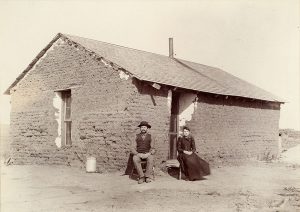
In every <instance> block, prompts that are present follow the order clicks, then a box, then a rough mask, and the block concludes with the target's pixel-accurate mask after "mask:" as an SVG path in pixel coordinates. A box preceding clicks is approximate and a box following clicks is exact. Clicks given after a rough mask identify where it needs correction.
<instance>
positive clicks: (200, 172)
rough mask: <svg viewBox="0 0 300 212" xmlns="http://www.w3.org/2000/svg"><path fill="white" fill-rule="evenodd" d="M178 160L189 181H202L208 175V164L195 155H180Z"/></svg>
mask: <svg viewBox="0 0 300 212" xmlns="http://www.w3.org/2000/svg"><path fill="white" fill-rule="evenodd" d="M178 159H179V162H180V164H181V167H182V168H183V172H184V174H185V175H186V177H188V179H189V180H202V179H203V176H206V175H209V174H210V168H209V164H208V163H207V162H206V161H205V160H203V159H202V158H200V157H199V156H198V155H197V154H195V153H192V154H191V155H187V154H184V153H183V154H180V155H179V157H178Z"/></svg>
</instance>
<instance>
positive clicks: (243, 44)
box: [0, 0, 300, 130]
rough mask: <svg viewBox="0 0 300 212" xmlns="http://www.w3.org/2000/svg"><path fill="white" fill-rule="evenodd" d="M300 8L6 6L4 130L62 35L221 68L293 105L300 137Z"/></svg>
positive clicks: (2, 29) (283, 4) (246, 2)
mask: <svg viewBox="0 0 300 212" xmlns="http://www.w3.org/2000/svg"><path fill="white" fill-rule="evenodd" d="M299 6H300V4H299V1H298V0H285V1H283V0H251V1H250V0H205V1H180V0H177V1H176V0H175V1H158V0H157V1H154V0H152V1H150V0H149V1H116V0H114V1H84V0H81V1H71V0H68V1H58V0H53V1H29V0H27V1H26V0H23V1H12V0H10V1H3V0H0V67H1V68H0V70H1V95H0V97H1V98H0V103H1V123H9V96H4V95H2V94H3V92H4V91H5V90H6V88H8V87H9V85H10V84H11V83H12V82H13V81H14V80H15V78H16V77H17V76H18V75H19V74H20V73H21V72H22V71H23V70H24V69H25V68H26V67H27V65H28V64H29V63H30V62H31V61H32V60H33V59H34V57H35V56H36V55H37V54H38V53H39V52H40V51H41V50H42V49H43V48H44V47H45V46H46V45H47V44H48V43H49V42H50V41H51V39H52V38H53V37H54V36H55V35H56V34H57V33H58V32H62V33H66V34H72V35H77V36H82V37H87V38H92V39H96V40H100V41H105V42H109V43H114V44H119V45H123V46H127V47H131V48H136V49H140V50H145V51H150V52H154V53H159V54H163V55H168V38H169V37H174V49H175V54H176V57H177V58H181V59H186V60H190V61H194V62H198V63H201V64H205V65H210V66H214V67H218V68H221V69H223V70H225V71H227V72H229V73H231V74H233V75H235V76H237V77H240V78H242V79H244V80H246V81H248V82H250V83H252V84H254V85H257V86H258V87H261V88H263V89H265V90H267V91H269V92H271V93H273V94H275V95H277V96H279V97H281V98H283V99H285V100H286V101H287V102H288V103H286V104H284V105H283V106H282V109H281V117H280V128H294V129H297V130H300V98H299V96H300V88H299V81H300V75H299V56H300V55H299V54H300V48H299V46H300V42H299V29H300V28H299V26H300V16H299Z"/></svg>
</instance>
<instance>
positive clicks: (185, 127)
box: [183, 126, 191, 131]
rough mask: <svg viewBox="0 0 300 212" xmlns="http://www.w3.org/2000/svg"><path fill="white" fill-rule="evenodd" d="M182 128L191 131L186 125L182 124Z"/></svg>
mask: <svg viewBox="0 0 300 212" xmlns="http://www.w3.org/2000/svg"><path fill="white" fill-rule="evenodd" d="M183 130H188V131H191V130H190V128H188V127H187V126H184V127H183Z"/></svg>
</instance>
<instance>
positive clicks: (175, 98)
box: [169, 92, 179, 159]
mask: <svg viewBox="0 0 300 212" xmlns="http://www.w3.org/2000/svg"><path fill="white" fill-rule="evenodd" d="M178 114H179V93H176V92H173V93H172V103H171V117H170V130H169V141H170V154H169V158H170V159H175V158H177V137H178V127H179V126H178V123H179V121H178Z"/></svg>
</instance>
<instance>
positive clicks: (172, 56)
mask: <svg viewBox="0 0 300 212" xmlns="http://www.w3.org/2000/svg"><path fill="white" fill-rule="evenodd" d="M169 57H170V58H174V50H173V38H169Z"/></svg>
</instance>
